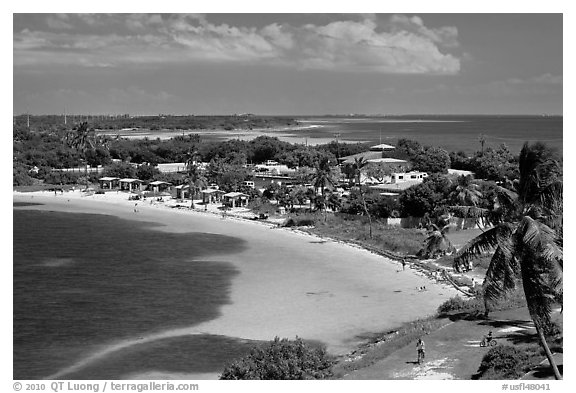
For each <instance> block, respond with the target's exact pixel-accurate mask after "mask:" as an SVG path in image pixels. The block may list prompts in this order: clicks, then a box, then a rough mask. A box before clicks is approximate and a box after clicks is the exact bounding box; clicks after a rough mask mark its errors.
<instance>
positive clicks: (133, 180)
mask: <svg viewBox="0 0 576 393" xmlns="http://www.w3.org/2000/svg"><path fill="white" fill-rule="evenodd" d="M120 181H121V182H122V183H144V182H143V181H142V180H140V179H120Z"/></svg>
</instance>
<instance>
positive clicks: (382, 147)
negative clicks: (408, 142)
mask: <svg viewBox="0 0 576 393" xmlns="http://www.w3.org/2000/svg"><path fill="white" fill-rule="evenodd" d="M393 149H396V147H395V146H392V145H387V144H385V143H381V144H379V145H376V146H371V147H370V150H374V151H376V150H377V151H383V150H393Z"/></svg>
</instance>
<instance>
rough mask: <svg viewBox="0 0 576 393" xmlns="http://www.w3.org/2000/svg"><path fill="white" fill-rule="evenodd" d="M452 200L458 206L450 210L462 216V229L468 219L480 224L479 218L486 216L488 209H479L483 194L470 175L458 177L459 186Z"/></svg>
mask: <svg viewBox="0 0 576 393" xmlns="http://www.w3.org/2000/svg"><path fill="white" fill-rule="evenodd" d="M452 198H453V200H455V201H456V203H457V205H458V206H452V207H451V208H450V210H452V212H455V213H459V215H460V216H462V218H463V220H462V229H464V224H465V223H466V219H467V218H468V217H474V218H476V221H477V223H478V218H479V217H482V216H483V215H485V214H486V209H482V208H478V202H479V201H480V199H481V198H482V193H481V192H480V190H479V186H478V184H476V183H474V182H473V180H472V176H470V175H468V176H460V177H458V184H457V186H456V188H455V190H454V192H453V193H452Z"/></svg>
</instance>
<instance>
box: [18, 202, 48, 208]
mask: <svg viewBox="0 0 576 393" xmlns="http://www.w3.org/2000/svg"><path fill="white" fill-rule="evenodd" d="M42 205H43V203H33V202H13V204H12V206H14V207H28V206H42Z"/></svg>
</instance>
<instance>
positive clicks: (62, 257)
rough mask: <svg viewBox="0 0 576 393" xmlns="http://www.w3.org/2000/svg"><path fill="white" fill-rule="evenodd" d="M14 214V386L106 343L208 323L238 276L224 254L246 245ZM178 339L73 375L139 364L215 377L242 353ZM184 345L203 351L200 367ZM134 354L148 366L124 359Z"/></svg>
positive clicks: (114, 373) (115, 222)
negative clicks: (149, 356) (215, 373)
mask: <svg viewBox="0 0 576 393" xmlns="http://www.w3.org/2000/svg"><path fill="white" fill-rule="evenodd" d="M15 206H16V205H15ZM13 214H14V229H13V230H14V244H13V248H14V261H13V263H14V276H13V281H14V315H13V323H14V338H13V339H14V378H15V379H37V378H43V377H46V376H49V375H52V374H53V373H55V372H57V371H58V370H60V369H61V368H63V367H67V366H69V365H70V364H71V363H73V362H74V361H75V360H77V359H80V358H82V357H85V356H86V355H87V354H89V353H91V352H93V351H96V350H98V349H100V348H102V347H104V346H106V345H109V344H111V343H115V342H118V341H120V340H125V339H128V340H130V339H137V338H138V337H140V336H143V335H150V334H153V333H156V332H160V331H163V330H167V329H174V328H180V327H188V326H193V325H196V324H199V323H201V322H204V321H208V320H211V319H214V318H216V317H217V316H218V315H219V308H220V307H221V306H222V305H224V304H227V303H229V293H228V291H229V288H230V284H231V280H232V278H233V277H234V276H235V275H236V274H237V273H238V271H237V269H236V268H235V267H234V266H233V265H232V264H230V263H228V262H226V255H227V254H231V253H235V252H239V251H241V250H243V249H244V247H245V244H244V241H243V240H241V239H238V238H234V237H229V236H223V235H215V234H206V233H200V232H199V233H169V232H166V231H158V230H155V227H156V228H158V226H157V225H158V224H152V223H144V222H137V221H128V220H122V219H119V218H117V217H113V216H109V215H97V214H72V213H62V212H51V211H39V210H38V211H37V210H25V209H21V208H18V209H14V211H13ZM179 340H180V341H178V340H176V341H175V339H172V340H170V339H167V340H160V341H158V342H154V343H150V344H147V345H142V346H137V348H136V349H132V350H131V351H130V352H128V353H122V354H117V355H115V357H113V362H112V363H106V367H104V368H102V367H100V368H98V367H95V368H94V367H91V369H89V370H86V371H83V372H80V373H79V374H78V375H77V377H80V378H119V377H120V376H121V375H120V374H121V373H123V372H137V371H143V370H138V369H139V367H140V366H154V367H158V368H157V369H160V370H166V371H180V370H182V369H184V368H185V369H186V370H187V371H188V372H195V371H197V372H207V371H221V369H222V365H223V364H224V363H225V362H226V361H228V360H230V356H231V354H236V353H238V352H239V351H240V352H241V351H242V350H245V348H246V344H245V343H241V342H239V344H238V346H237V345H235V342H236V341H235V340H234V339H231V338H226V337H218V336H206V337H202V336H193V337H188V338H180V339H179ZM186 348H192V349H194V350H197V349H198V348H203V355H202V358H203V360H202V361H201V362H198V361H193V360H191V359H194V354H189V356H190V357H189V358H187V357H186V356H185V355H186V352H187V351H186V350H185V349H186ZM222 348H228V349H227V350H224V349H222ZM138 353H141V354H142V356H144V355H146V356H148V355H150V354H152V355H153V358H154V359H155V360H154V361H152V360H149V361H148V362H147V361H145V360H143V359H140V360H139V361H135V360H134V359H132V360H130V361H129V362H126V361H124V360H123V359H126V356H127V357H128V358H130V356H136V355H134V354H138ZM160 353H162V354H163V355H162V356H159V354H160ZM138 356H140V355H138ZM138 356H137V357H138ZM114 362H116V363H114ZM111 364H117V365H118V367H111V366H110V365H111ZM139 365H140V366H139ZM107 370H108V371H107Z"/></svg>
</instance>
